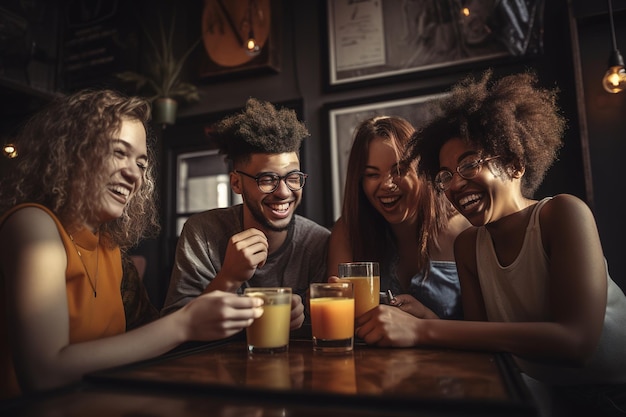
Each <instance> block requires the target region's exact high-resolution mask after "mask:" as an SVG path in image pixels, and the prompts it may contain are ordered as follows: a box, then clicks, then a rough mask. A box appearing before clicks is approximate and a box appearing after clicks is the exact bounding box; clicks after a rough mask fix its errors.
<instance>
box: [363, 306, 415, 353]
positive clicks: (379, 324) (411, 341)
mask: <svg viewBox="0 0 626 417" xmlns="http://www.w3.org/2000/svg"><path fill="white" fill-rule="evenodd" d="M419 322H420V319H418V318H416V317H415V316H413V315H411V314H409V313H406V312H404V311H402V310H400V309H399V308H398V307H393V306H388V305H379V306H378V307H376V308H373V309H371V310H369V311H367V312H365V313H363V314H362V315H361V316H359V317H358V318H357V319H356V322H355V325H356V335H357V337H359V338H361V339H363V340H364V341H365V343H367V344H368V345H377V346H391V347H409V346H416V345H417V341H418V340H419V338H418V330H419Z"/></svg>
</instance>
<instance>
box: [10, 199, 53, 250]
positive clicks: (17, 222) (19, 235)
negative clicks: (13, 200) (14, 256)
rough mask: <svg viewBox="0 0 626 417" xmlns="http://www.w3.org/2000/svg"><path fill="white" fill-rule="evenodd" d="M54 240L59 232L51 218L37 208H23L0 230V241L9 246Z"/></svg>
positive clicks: (13, 214) (11, 216) (12, 215)
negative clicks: (9, 244) (9, 243)
mask: <svg viewBox="0 0 626 417" xmlns="http://www.w3.org/2000/svg"><path fill="white" fill-rule="evenodd" d="M50 239H56V240H59V241H60V235H59V231H58V229H57V226H56V223H55V222H54V220H53V219H52V217H51V216H50V215H49V214H48V213H46V212H45V211H44V210H42V209H40V208H38V207H24V208H22V209H19V210H17V211H16V212H15V213H12V214H11V215H10V216H9V217H8V218H7V219H6V220H5V222H4V224H3V225H2V227H1V228H0V240H2V241H6V242H11V244H17V245H19V244H20V243H22V244H24V243H32V242H34V241H38V240H50Z"/></svg>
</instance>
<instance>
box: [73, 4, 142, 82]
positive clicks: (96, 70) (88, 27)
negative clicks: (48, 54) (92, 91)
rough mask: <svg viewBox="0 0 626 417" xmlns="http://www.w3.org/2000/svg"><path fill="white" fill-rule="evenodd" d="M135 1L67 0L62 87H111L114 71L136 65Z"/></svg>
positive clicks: (136, 31) (113, 80)
mask: <svg viewBox="0 0 626 417" xmlns="http://www.w3.org/2000/svg"><path fill="white" fill-rule="evenodd" d="M136 3H137V2H127V1H118V0H110V1H99V0H70V1H68V2H67V4H66V7H65V10H64V15H63V16H62V19H64V22H62V25H63V27H64V31H63V41H62V42H63V44H62V60H61V79H62V81H63V87H64V90H67V91H74V90H78V89H81V88H86V87H97V88H100V87H115V86H116V85H117V84H118V81H117V80H116V78H115V73H117V72H121V71H126V70H131V71H135V70H136V69H137V66H138V61H139V58H138V55H139V54H138V51H139V42H140V34H139V32H138V29H137V28H138V25H137V24H136V23H134V22H133V21H131V20H132V19H136V16H137V13H136V12H135V10H133V8H134V7H136Z"/></svg>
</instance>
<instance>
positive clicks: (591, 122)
mask: <svg viewBox="0 0 626 417" xmlns="http://www.w3.org/2000/svg"><path fill="white" fill-rule="evenodd" d="M602 6H603V5H602V3H600V5H598V4H596V5H595V8H594V7H593V5H592V2H589V3H588V2H584V7H583V4H581V5H580V7H578V8H576V9H575V12H576V13H577V17H578V20H577V23H578V24H577V31H578V37H579V45H580V63H581V72H582V81H583V89H582V90H581V91H580V93H581V96H580V99H581V101H582V104H583V106H584V120H585V122H586V130H587V132H586V134H587V135H588V146H589V158H590V162H591V167H592V186H593V201H592V203H591V205H592V208H593V211H594V213H595V216H596V221H597V225H598V229H599V231H600V238H601V239H602V242H603V246H604V252H605V256H606V258H607V260H608V264H609V273H610V274H611V277H612V278H613V279H614V280H615V281H616V282H617V283H618V284H620V285H621V287H622V288H626V258H625V257H624V250H623V247H624V244H623V236H624V232H625V231H626V218H625V217H624V215H623V210H622V206H621V204H620V203H619V202H618V201H621V200H620V196H619V195H620V192H621V191H622V188H623V187H619V186H618V184H620V182H621V181H620V178H621V170H620V168H621V167H622V165H621V164H622V163H623V156H624V155H626V133H624V132H626V93H625V92H622V93H619V94H608V93H607V92H605V91H604V89H603V88H602V84H601V80H602V76H603V75H604V72H605V71H606V69H607V62H608V58H609V53H610V51H611V49H612V44H611V35H610V31H609V18H608V15H607V14H606V10H607V9H606V7H602ZM613 7H614V10H615V13H614V23H615V32H616V40H617V45H618V48H620V50H621V51H622V55H623V54H624V52H626V1H624V0H620V1H617V0H613Z"/></svg>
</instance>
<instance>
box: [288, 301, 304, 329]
mask: <svg viewBox="0 0 626 417" xmlns="http://www.w3.org/2000/svg"><path fill="white" fill-rule="evenodd" d="M302 323H304V304H302V297H300V296H299V295H298V294H292V295H291V324H290V325H289V330H295V329H299V328H300V326H302Z"/></svg>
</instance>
